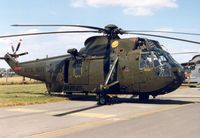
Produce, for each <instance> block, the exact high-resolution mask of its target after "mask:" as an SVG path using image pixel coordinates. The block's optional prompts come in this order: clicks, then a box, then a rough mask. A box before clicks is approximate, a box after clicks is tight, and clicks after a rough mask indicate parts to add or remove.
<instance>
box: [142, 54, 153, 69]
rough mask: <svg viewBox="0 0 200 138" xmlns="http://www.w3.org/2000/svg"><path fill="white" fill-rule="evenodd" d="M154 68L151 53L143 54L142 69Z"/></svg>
mask: <svg viewBox="0 0 200 138" xmlns="http://www.w3.org/2000/svg"><path fill="white" fill-rule="evenodd" d="M147 68H153V62H152V56H151V52H142V53H141V56H140V69H147Z"/></svg>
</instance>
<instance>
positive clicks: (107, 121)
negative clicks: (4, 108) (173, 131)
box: [28, 104, 191, 138]
mask: <svg viewBox="0 0 200 138" xmlns="http://www.w3.org/2000/svg"><path fill="white" fill-rule="evenodd" d="M189 105H191V104H186V105H177V106H173V107H166V108H164V109H163V108H162V109H158V110H154V111H148V112H143V113H138V114H137V113H136V114H129V115H125V116H124V115H123V116H122V117H121V118H109V119H105V120H99V121H95V122H87V123H81V124H78V125H75V126H72V127H67V128H63V129H58V130H54V131H49V132H45V133H41V134H35V135H32V136H30V137H28V138H46V137H48V138H49V137H62V136H64V135H67V134H71V133H75V132H78V131H83V130H86V129H91V128H97V127H100V126H104V125H108V124H112V123H114V122H117V121H121V120H130V119H133V118H138V117H142V116H147V115H150V114H154V113H158V112H163V111H168V110H173V109H177V108H181V107H185V106H189Z"/></svg>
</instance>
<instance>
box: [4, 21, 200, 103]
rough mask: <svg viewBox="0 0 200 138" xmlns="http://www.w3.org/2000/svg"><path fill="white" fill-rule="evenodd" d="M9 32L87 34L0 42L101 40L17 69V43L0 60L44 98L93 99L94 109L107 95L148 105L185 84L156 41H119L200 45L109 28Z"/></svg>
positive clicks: (180, 72)
mask: <svg viewBox="0 0 200 138" xmlns="http://www.w3.org/2000/svg"><path fill="white" fill-rule="evenodd" d="M13 26H18V27H32V26H34V27H40V26H43V27H46V26H48V27H51V26H66V27H75V28H76V27H77V28H86V29H88V30H84V31H83V30H81V31H78V30H76V31H71V30H70V31H57V32H39V33H24V34H14V35H4V36H0V38H9V37H18V36H31V35H45V34H63V33H69V34H71V33H78V34H82V33H100V34H103V35H97V36H92V37H89V38H88V39H87V40H86V41H85V43H84V47H83V48H81V49H80V50H79V51H78V50H77V49H75V48H72V49H68V51H67V52H68V54H66V55H62V56H57V57H51V58H45V59H37V60H33V61H27V62H22V63H20V62H18V61H17V60H16V58H18V57H19V56H23V55H26V54H28V52H25V53H21V54H17V52H18V50H19V47H20V44H21V43H19V44H18V45H17V47H16V49H15V48H14V47H12V51H13V53H7V54H6V55H5V56H4V57H1V59H4V60H5V61H6V62H7V63H8V65H9V66H10V67H11V68H12V69H13V70H14V71H15V72H16V73H17V74H19V75H21V76H24V77H28V78H32V79H35V80H40V81H42V82H44V83H45V84H46V87H47V91H48V92H49V93H51V92H64V93H66V94H72V93H86V94H87V93H95V94H96V96H97V103H98V104H99V105H105V104H107V102H108V101H109V99H110V96H109V95H112V94H123V95H126V94H129V95H137V96H139V99H140V100H148V99H149V96H153V97H156V96H158V95H162V94H166V93H170V92H172V91H174V90H176V89H177V88H179V86H180V85H181V84H182V82H183V81H184V78H185V76H184V70H183V67H182V66H181V65H180V64H179V63H177V62H176V61H175V60H174V59H173V58H172V56H171V55H170V53H168V52H167V51H165V50H164V49H163V48H162V46H161V45H160V44H159V42H158V41H156V40H151V39H147V38H142V37H132V38H123V39H122V38H120V35H124V34H133V35H143V36H151V37H159V38H165V39H172V40H178V41H184V42H189V43H195V44H200V42H196V41H191V40H186V39H180V38H176V37H169V36H163V35H155V34H151V33H152V32H158V33H172V34H184V35H200V34H194V33H184V32H167V31H137V30H123V29H121V28H118V27H117V26H116V25H113V24H109V25H107V26H105V28H101V27H94V26H85V25H13Z"/></svg>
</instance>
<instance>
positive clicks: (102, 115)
mask: <svg viewBox="0 0 200 138" xmlns="http://www.w3.org/2000/svg"><path fill="white" fill-rule="evenodd" d="M71 115H72V116H80V117H92V118H102V119H105V118H111V117H115V116H116V115H112V114H98V113H87V112H79V113H74V114H71Z"/></svg>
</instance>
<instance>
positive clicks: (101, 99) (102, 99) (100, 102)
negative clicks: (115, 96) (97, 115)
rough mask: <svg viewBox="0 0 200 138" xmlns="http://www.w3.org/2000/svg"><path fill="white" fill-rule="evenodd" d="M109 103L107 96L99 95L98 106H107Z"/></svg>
mask: <svg viewBox="0 0 200 138" xmlns="http://www.w3.org/2000/svg"><path fill="white" fill-rule="evenodd" d="M107 102H108V98H107V96H106V94H102V93H98V94H97V104H98V105H106V104H107Z"/></svg>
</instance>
